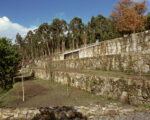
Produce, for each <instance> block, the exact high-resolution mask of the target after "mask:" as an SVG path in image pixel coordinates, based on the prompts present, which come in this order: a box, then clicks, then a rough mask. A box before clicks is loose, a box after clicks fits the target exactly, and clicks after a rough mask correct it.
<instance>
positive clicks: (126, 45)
mask: <svg viewBox="0 0 150 120" xmlns="http://www.w3.org/2000/svg"><path fill="white" fill-rule="evenodd" d="M74 51H75V50H74ZM74 51H72V54H73V52H74ZM68 53H69V54H70V55H72V54H71V51H70V52H68ZM69 54H68V57H67V59H65V58H64V60H63V59H62V56H63V55H67V53H63V54H61V55H58V56H55V57H54V58H53V64H55V66H57V64H58V66H60V67H67V68H78V69H82V68H84V69H100V70H103V69H105V70H112V71H122V72H125V71H129V72H130V71H132V72H142V73H148V74H150V31H146V32H142V33H136V34H131V35H130V36H128V37H123V38H116V39H113V40H106V41H103V42H100V43H99V44H98V45H92V46H89V47H85V48H81V49H78V56H79V58H78V59H75V58H76V57H73V58H72V57H69Z"/></svg>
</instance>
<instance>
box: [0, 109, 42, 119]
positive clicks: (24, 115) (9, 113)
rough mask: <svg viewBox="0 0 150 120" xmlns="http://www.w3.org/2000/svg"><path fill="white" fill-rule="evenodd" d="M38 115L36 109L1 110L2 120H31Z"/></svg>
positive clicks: (0, 117) (0, 116)
mask: <svg viewBox="0 0 150 120" xmlns="http://www.w3.org/2000/svg"><path fill="white" fill-rule="evenodd" d="M38 113H40V111H39V109H36V108H14V109H13V108H0V120H31V119H32V118H33V117H34V116H35V115H36V114H38Z"/></svg>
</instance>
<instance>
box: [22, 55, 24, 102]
mask: <svg viewBox="0 0 150 120" xmlns="http://www.w3.org/2000/svg"><path fill="white" fill-rule="evenodd" d="M23 62H24V58H23V61H22V68H23ZM22 101H23V102H24V78H23V69H22Z"/></svg>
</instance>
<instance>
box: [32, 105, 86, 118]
mask: <svg viewBox="0 0 150 120" xmlns="http://www.w3.org/2000/svg"><path fill="white" fill-rule="evenodd" d="M32 120H87V118H86V117H83V116H82V114H81V113H79V112H77V111H76V110H75V109H74V108H73V107H66V106H63V107H53V108H52V107H46V108H40V114H37V115H36V116H35V117H34V118H33V119H32Z"/></svg>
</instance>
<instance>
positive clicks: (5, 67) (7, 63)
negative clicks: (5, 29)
mask: <svg viewBox="0 0 150 120" xmlns="http://www.w3.org/2000/svg"><path fill="white" fill-rule="evenodd" d="M0 55H1V57H0V87H2V88H4V89H7V88H10V87H11V86H12V83H13V76H14V75H15V74H16V72H17V70H18V64H19V62H20V60H21V57H20V56H19V55H18V53H17V51H16V47H15V46H13V45H12V44H11V41H10V40H9V39H6V38H0Z"/></svg>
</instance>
